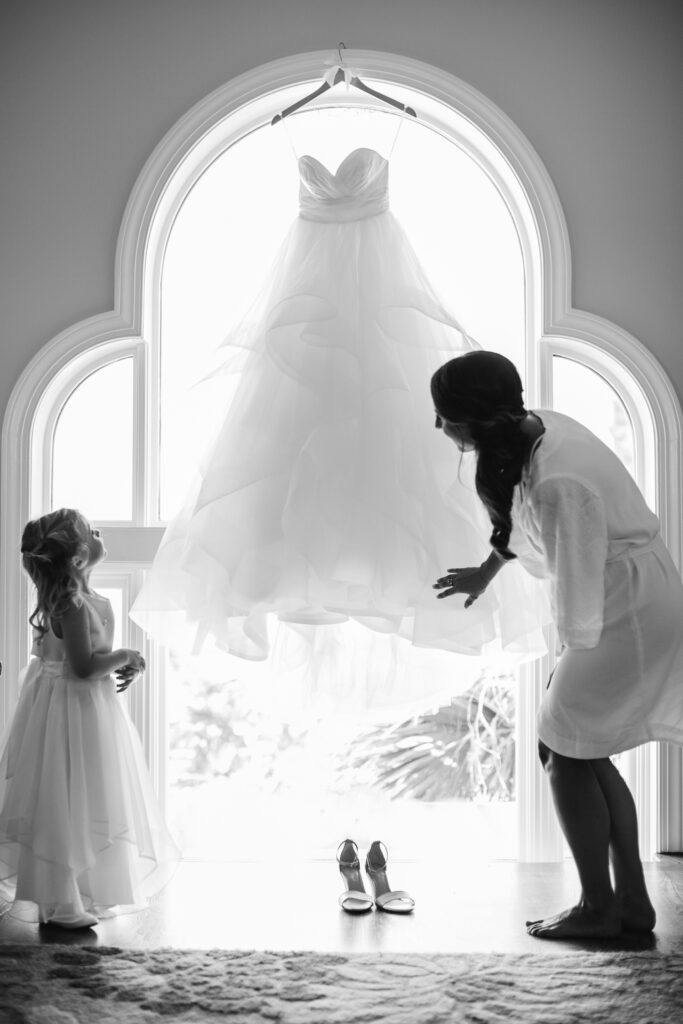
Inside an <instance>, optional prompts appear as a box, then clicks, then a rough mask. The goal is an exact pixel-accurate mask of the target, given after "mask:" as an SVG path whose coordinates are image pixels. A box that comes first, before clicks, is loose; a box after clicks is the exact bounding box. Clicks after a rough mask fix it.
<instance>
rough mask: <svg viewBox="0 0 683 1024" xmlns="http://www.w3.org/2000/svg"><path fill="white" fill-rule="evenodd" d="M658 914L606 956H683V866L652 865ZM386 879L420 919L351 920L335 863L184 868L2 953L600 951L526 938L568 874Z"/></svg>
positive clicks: (572, 878)
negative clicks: (144, 906) (127, 906)
mask: <svg viewBox="0 0 683 1024" xmlns="http://www.w3.org/2000/svg"><path fill="white" fill-rule="evenodd" d="M645 870H646V877H647V882H648V887H649V889H650V894H651V897H652V901H653V903H654V905H655V908H656V910H657V917H658V923H657V929H656V932H655V935H654V937H649V936H648V937H645V938H642V937H638V936H623V937H621V938H619V939H618V940H613V941H612V942H610V944H609V946H607V947H606V944H602V946H601V947H600V948H624V949H657V950H659V951H661V952H673V951H676V952H683V858H680V857H669V856H663V857H660V858H659V859H658V861H656V862H654V863H649V864H646V865H645ZM389 881H390V883H391V885H392V886H393V887H394V888H397V889H407V890H408V891H409V892H410V893H411V895H412V896H413V897H414V899H415V901H416V909H415V912H414V913H413V914H412V915H409V916H403V917H401V916H398V915H391V914H383V913H381V912H377V911H373V912H372V913H370V914H366V915H363V916H351V915H349V914H346V913H344V912H343V911H342V910H341V909H340V908H339V905H338V903H337V897H338V895H339V893H340V892H341V891H342V888H343V886H342V883H341V879H340V877H339V874H338V871H337V866H336V864H335V863H334V861H312V862H309V863H302V862H300V861H299V862H297V863H292V864H286V863H285V864H274V863H272V862H270V863H269V862H264V863H261V864H258V863H216V862H208V863H207V862H184V863H183V864H181V865H180V867H179V868H178V871H177V872H176V875H175V877H174V878H173V880H172V881H171V883H170V884H169V885H168V886H167V888H166V889H165V890H164V891H163V892H162V893H161V894H160V895H159V896H158V897H157V898H156V900H155V902H154V904H153V905H152V906H151V907H150V908H149V909H148V910H146V911H144V912H142V913H138V914H131V915H128V916H125V917H118V918H113V919H109V920H105V921H101V922H100V924H99V925H98V926H97V927H96V928H95V929H92V930H87V931H82V932H72V933H69V932H65V931H64V930H63V929H56V928H46V927H42V928H39V927H38V925H30V924H25V923H22V922H19V921H14V920H12V919H11V918H10V917H7V916H6V917H4V918H2V919H0V943H2V944H6V943H26V944H27V945H33V944H37V943H42V942H62V943H63V942H75V943H79V944H84V945H85V944H87V945H98V944H99V945H115V946H121V947H125V948H137V949H151V948H160V947H171V948H196V949H210V948H222V949H270V950H296V949H314V950H319V951H344V952H379V951H382V950H384V951H392V952H444V953H453V952H481V951H496V952H516V953H522V952H529V953H530V952H534V953H539V952H543V953H547V954H548V955H555V954H559V953H566V952H568V951H570V950H572V949H585V948H591V949H594V948H596V944H595V943H592V944H586V943H555V942H549V941H541V940H539V939H533V938H531V937H530V936H528V935H527V934H526V932H525V929H524V922H525V920H527V919H534V918H538V917H541V916H544V915H548V914H550V913H554V912H556V911H558V910H561V909H563V908H564V907H567V906H569V905H570V904H571V903H572V902H573V901H574V900H575V898H576V896H577V881H576V872H575V869H574V867H573V865H572V863H571V862H570V861H567V862H565V863H563V864H517V863H516V862H514V861H493V862H491V863H484V864H482V863H479V864H475V863H464V864H460V865H458V866H457V867H449V866H448V865H447V864H444V865H440V864H438V863H437V864H425V863H417V862H415V861H411V862H401V861H397V862H395V863H392V864H390V870H389Z"/></svg>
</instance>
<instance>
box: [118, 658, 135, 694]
mask: <svg viewBox="0 0 683 1024" xmlns="http://www.w3.org/2000/svg"><path fill="white" fill-rule="evenodd" d="M114 675H115V676H116V680H117V683H116V692H117V693H124V692H125V691H126V690H127V689H128V687H129V686H130V684H131V683H132V682H133V681H134V680H135V679H137V677H138V676H139V675H140V673H139V672H137V671H136V670H135V669H134V668H133V666H132V665H126V666H125V668H119V669H117V670H116V672H115V673H114Z"/></svg>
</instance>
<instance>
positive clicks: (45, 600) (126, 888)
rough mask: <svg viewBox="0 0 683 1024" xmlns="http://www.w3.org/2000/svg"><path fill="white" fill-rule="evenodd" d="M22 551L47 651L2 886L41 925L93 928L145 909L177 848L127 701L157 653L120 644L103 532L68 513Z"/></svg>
mask: <svg viewBox="0 0 683 1024" xmlns="http://www.w3.org/2000/svg"><path fill="white" fill-rule="evenodd" d="M21 552H22V558H23V566H24V568H25V569H26V571H27V573H28V574H29V576H30V577H31V580H32V581H33V583H34V585H35V588H36V591H37V603H36V608H35V610H34V612H33V614H32V615H31V618H30V620H29V621H30V622H31V625H32V626H33V627H34V645H33V649H32V654H33V655H35V657H33V658H32V660H31V661H30V663H29V665H28V666H27V668H26V669H25V670H24V672H23V673H22V676H23V679H22V686H21V692H20V696H19V702H18V705H17V708H16V712H15V715H14V719H13V721H12V723H11V725H10V727H9V730H8V731H7V733H6V735H5V738H4V741H3V743H2V746H1V747H0V894H2V895H3V896H4V898H5V899H7V900H12V899H13V900H14V903H15V908H16V911H15V912H18V913H20V914H21V915H22V916H26V910H25V908H22V907H21V906H20V905H21V904H22V902H23V901H28V902H29V904H35V905H37V916H38V920H39V921H40V922H41V923H50V924H54V925H61V926H62V927H64V928H83V927H88V926H91V925H95V924H97V921H98V916H102V915H104V914H107V915H110V914H112V913H113V912H115V908H116V911H118V912H120V911H122V910H123V909H124V908H127V909H129V910H130V909H136V908H139V907H140V906H141V904H142V901H143V899H144V897H146V896H149V895H151V894H152V893H154V892H156V891H157V890H158V889H159V888H161V886H163V885H164V884H165V882H166V881H167V880H168V878H169V877H170V874H171V872H172V870H173V867H174V865H175V863H176V862H177V859H178V851H177V849H176V847H175V844H174V843H173V841H172V839H171V838H170V836H169V835H168V832H167V831H166V827H165V825H164V822H163V819H162V816H161V813H160V811H159V808H158V806H157V803H156V799H155V796H154V792H153V790H152V784H151V781H150V778H149V775H148V773H147V766H146V764H145V759H144V755H143V752H142V747H141V744H140V740H139V738H138V736H137V733H136V732H135V729H134V728H133V725H132V723H131V721H130V719H129V717H128V715H127V713H126V711H125V710H124V708H123V707H122V705H121V703H120V702H119V700H118V699H117V696H116V693H117V691H118V692H119V693H121V692H123V691H124V690H126V689H127V688H128V686H130V684H131V682H133V680H134V679H136V678H137V677H138V676H139V675H140V673H142V672H143V671H144V669H145V662H144V658H143V657H142V655H141V654H140V652H139V651H132V650H127V649H125V648H119V649H118V650H115V651H114V650H112V638H113V634H114V617H113V614H112V608H111V604H110V602H109V601H108V600H107V599H106V598H104V597H101V596H100V595H99V594H96V593H95V592H94V591H93V590H92V589H91V587H90V574H91V572H92V570H93V568H94V567H95V566H96V565H97V564H98V563H99V562H101V561H102V559H103V558H105V556H106V551H105V548H104V544H103V543H102V539H101V537H100V532H99V530H95V529H93V528H92V527H91V526H90V524H89V523H88V521H87V520H86V519H85V518H84V517H83V516H82V515H81V514H80V513H79V512H77V511H75V510H74V509H67V508H62V509H59V510H58V511H56V512H51V513H49V514H48V515H44V516H41V517H40V518H39V519H36V520H33V521H32V522H30V523H28V525H27V526H26V528H25V530H24V533H23V536H22V541H21ZM112 673H113V674H114V675H115V677H116V680H117V682H115V680H114V678H113V677H112ZM30 911H31V916H32V917H35V914H36V910H35V907H33V908H30Z"/></svg>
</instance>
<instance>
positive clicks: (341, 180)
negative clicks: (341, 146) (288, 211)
mask: <svg viewBox="0 0 683 1024" xmlns="http://www.w3.org/2000/svg"><path fill="white" fill-rule="evenodd" d="M299 176H300V187H299V215H300V216H301V217H303V218H304V220H315V221H322V222H323V223H342V222H347V221H353V220H365V219H366V218H367V217H375V216H377V214H380V213H385V212H386V210H388V209H389V161H388V160H386V158H385V157H383V156H382V155H381V154H380V153H377V152H376V151H375V150H374V149H365V148H359V149H354V150H353V151H352V152H351V153H349V154H348V155H347V156H345V157H344V159H343V160H342V162H341V163H340V164H339V167H338V168H337V170H336V172H334V173H333V172H332V171H330V170H329V169H328V168H327V167H326V166H325V165H324V164H322V163H321V162H320V160H318V159H317V158H316V157H314V156H310V155H308V154H307V155H306V156H302V157H300V159H299Z"/></svg>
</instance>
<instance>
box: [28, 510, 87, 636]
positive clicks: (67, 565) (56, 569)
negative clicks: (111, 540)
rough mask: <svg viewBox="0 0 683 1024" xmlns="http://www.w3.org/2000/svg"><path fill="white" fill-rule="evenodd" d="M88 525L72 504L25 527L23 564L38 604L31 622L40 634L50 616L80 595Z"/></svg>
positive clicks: (45, 628) (64, 608) (62, 613)
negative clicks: (31, 582) (34, 589)
mask: <svg viewBox="0 0 683 1024" xmlns="http://www.w3.org/2000/svg"><path fill="white" fill-rule="evenodd" d="M87 537H88V525H87V523H86V521H85V519H84V518H83V516H82V515H81V513H80V512H77V511H76V509H73V508H60V509H57V511H56V512H48V513H47V515H44V516H40V518H39V519H32V520H31V521H30V522H29V523H27V524H26V526H25V527H24V532H23V534H22V537H21V554H22V565H23V566H24V569H25V570H26V572H27V573H28V574H29V576H30V577H31V580H32V581H33V584H34V585H35V588H36V607H35V608H34V610H33V612H32V614H31V616H30V617H29V622H30V623H31V625H32V626H33V628H34V629H35V630H36V631H37V632H38V634H39V636H40V638H42V637H43V636H44V635H45V633H47V631H48V628H49V625H50V619H51V618H59V617H60V616H61V615H64V613H65V612H66V611H68V609H69V608H70V607H71V606H72V605H73V604H76V605H79V604H80V602H81V600H82V598H81V577H80V572H79V570H80V569H82V568H83V566H84V565H85V564H86V563H87V558H88V545H87Z"/></svg>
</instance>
